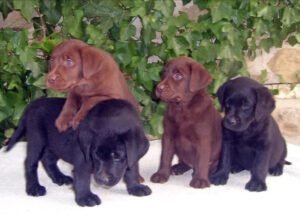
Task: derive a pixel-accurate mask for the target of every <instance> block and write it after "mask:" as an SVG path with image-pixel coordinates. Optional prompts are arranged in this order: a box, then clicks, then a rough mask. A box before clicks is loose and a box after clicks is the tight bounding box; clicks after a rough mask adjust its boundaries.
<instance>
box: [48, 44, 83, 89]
mask: <svg viewBox="0 0 300 218" xmlns="http://www.w3.org/2000/svg"><path fill="white" fill-rule="evenodd" d="M86 46H88V45H87V44H85V43H84V42H82V41H79V40H74V39H73V40H67V41H64V42H62V43H60V44H59V45H57V46H56V47H55V48H54V50H53V52H52V54H51V57H50V59H49V63H48V77H47V87H49V88H51V89H54V90H57V91H67V90H68V89H70V88H71V87H73V86H74V85H75V84H76V83H78V81H79V80H80V77H81V71H82V63H81V62H82V60H81V59H82V57H81V49H82V48H83V47H86Z"/></svg>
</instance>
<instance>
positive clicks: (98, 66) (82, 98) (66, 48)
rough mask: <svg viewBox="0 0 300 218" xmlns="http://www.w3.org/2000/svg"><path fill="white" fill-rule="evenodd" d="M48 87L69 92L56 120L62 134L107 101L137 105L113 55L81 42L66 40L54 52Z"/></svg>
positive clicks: (50, 65)
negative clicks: (97, 105)
mask: <svg viewBox="0 0 300 218" xmlns="http://www.w3.org/2000/svg"><path fill="white" fill-rule="evenodd" d="M47 86H48V87H49V88H51V89H54V90H56V91H66V92H68V96H67V101H66V103H65V105H64V107H63V109H62V111H61V113H60V115H59V117H58V118H57V119H56V122H55V126H56V127H57V128H58V130H59V131H60V132H62V131H65V130H66V129H67V128H69V127H70V126H71V127H73V129H76V128H77V126H78V125H79V123H80V121H81V120H82V119H83V118H84V117H85V116H86V115H87V113H88V111H89V110H91V109H92V108H93V107H94V106H95V105H96V104H97V103H99V102H101V101H104V100H107V99H113V98H114V99H124V100H128V101H129V102H130V103H131V104H133V105H134V107H135V108H136V110H138V103H137V101H136V100H135V98H134V96H133V95H132V93H131V92H130V89H129V87H128V85H127V83H126V80H125V78H124V76H123V74H122V73H121V71H120V70H119V67H118V65H117V64H116V62H115V61H114V59H113V58H112V56H111V55H110V54H108V53H107V52H105V51H102V50H100V49H97V48H94V47H92V46H89V45H87V44H85V43H84V42H82V41H79V40H74V39H72V40H67V41H64V42H62V43H61V44H59V45H58V46H57V47H55V49H54V50H53V52H52V54H51V58H50V61H49V73H48V78H47Z"/></svg>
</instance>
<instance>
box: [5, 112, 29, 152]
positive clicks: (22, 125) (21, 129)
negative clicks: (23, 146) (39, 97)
mask: <svg viewBox="0 0 300 218" xmlns="http://www.w3.org/2000/svg"><path fill="white" fill-rule="evenodd" d="M25 133H26V121H25V116H23V117H22V118H21V120H20V122H19V125H18V128H17V129H16V130H15V132H14V134H13V135H12V137H11V138H10V139H9V140H8V141H7V143H6V150H5V151H10V150H11V149H12V148H13V147H14V146H15V144H16V143H17V142H18V141H20V140H21V138H22V137H23V136H24V135H25Z"/></svg>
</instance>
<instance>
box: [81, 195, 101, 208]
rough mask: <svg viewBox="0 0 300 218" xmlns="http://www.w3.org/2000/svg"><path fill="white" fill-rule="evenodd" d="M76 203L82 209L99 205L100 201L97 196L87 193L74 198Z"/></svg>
mask: <svg viewBox="0 0 300 218" xmlns="http://www.w3.org/2000/svg"><path fill="white" fill-rule="evenodd" d="M76 203H77V204H78V205H79V206H82V207H84V206H88V207H92V206H96V205H99V204H101V200H100V198H99V197H98V196H97V195H95V194H93V193H88V194H86V195H84V196H81V197H76Z"/></svg>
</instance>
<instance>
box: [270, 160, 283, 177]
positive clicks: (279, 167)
mask: <svg viewBox="0 0 300 218" xmlns="http://www.w3.org/2000/svg"><path fill="white" fill-rule="evenodd" d="M283 165H284V163H278V164H276V165H275V166H274V167H272V168H270V169H269V173H270V174H271V175H273V176H280V175H282V173H283Z"/></svg>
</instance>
